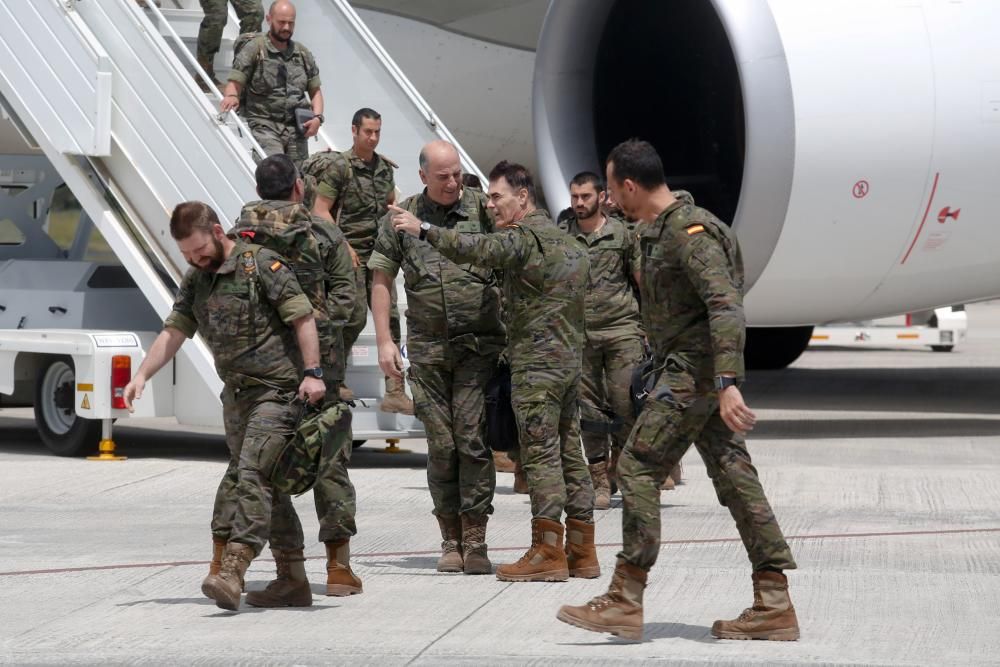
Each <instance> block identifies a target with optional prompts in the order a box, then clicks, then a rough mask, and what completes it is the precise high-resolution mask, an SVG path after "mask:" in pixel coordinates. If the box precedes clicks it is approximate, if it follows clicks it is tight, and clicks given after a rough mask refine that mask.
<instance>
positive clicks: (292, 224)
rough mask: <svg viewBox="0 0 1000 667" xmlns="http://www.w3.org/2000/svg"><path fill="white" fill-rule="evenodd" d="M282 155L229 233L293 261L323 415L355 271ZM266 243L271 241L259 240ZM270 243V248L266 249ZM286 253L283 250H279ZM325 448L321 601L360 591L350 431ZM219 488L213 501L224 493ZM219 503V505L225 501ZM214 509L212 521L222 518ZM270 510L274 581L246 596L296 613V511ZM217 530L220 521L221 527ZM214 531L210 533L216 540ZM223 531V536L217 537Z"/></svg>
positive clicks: (304, 591) (335, 380)
mask: <svg viewBox="0 0 1000 667" xmlns="http://www.w3.org/2000/svg"><path fill="white" fill-rule="evenodd" d="M297 176H298V174H297V171H296V169H295V165H293V164H292V162H291V159H290V158H289V157H288V156H286V155H272V156H270V157H268V158H265V159H264V160H262V161H261V163H260V164H259V165H257V172H256V178H257V193H258V194H259V195H260V196H261V197H263V200H261V201H256V202H250V203H248V204H246V205H245V206H244V207H243V210H242V212H241V214H240V217H239V219H238V220H237V223H236V228H235V230H234V234H235V235H237V236H246V237H248V238H253V239H256V240H258V242H259V243H261V244H267V245H269V247H271V248H272V249H276V250H278V249H280V250H283V252H282V254H283V255H284V256H285V257H286V258H288V260H289V261H290V262H292V266H293V267H294V269H295V272H296V275H297V276H298V277H299V282H300V284H301V286H302V288H303V290H305V291H306V292H307V294H309V296H310V301H311V302H312V304H313V307H314V311H315V316H316V320H317V328H318V330H319V337H320V338H319V343H320V357H321V360H322V363H321V365H322V368H323V380H324V382H325V384H326V392H327V393H326V404H325V405H324V406H323V407H324V409H326V408H329V407H332V406H333V404H334V403H336V402H339V401H340V398H339V396H338V394H337V389H338V387H339V386H340V383H341V382H342V381H343V378H344V371H345V364H344V346H343V336H342V333H343V329H344V326H345V324H346V323H347V319H348V317H349V316H350V313H351V310H352V309H353V308H354V303H355V300H356V299H355V293H354V289H355V285H354V269H353V266H352V264H351V258H350V253H349V252H348V245H347V242H346V241H345V240H344V236H343V234H341V233H340V230H339V229H337V228H336V227H335V226H334V225H331V224H329V223H328V222H327V221H326V220H323V219H322V218H318V217H316V216H314V215H312V214H311V213H310V212H309V209H308V208H306V207H305V206H304V205H302V203H301V202H302V198H303V190H304V185H303V182H302V179H300V178H298V177H297ZM264 239H269V240H264ZM270 244H275V245H270ZM284 245H289V246H291V247H290V248H289V249H288V250H287V251H284V248H283V247H281V246H284ZM328 441H329V442H327V443H325V445H324V447H325V449H327V450H328V451H333V452H336V453H335V454H334V455H332V456H324V457H323V459H322V468H321V469H320V470H319V472H318V475H317V481H316V485H315V486H314V487H313V498H314V501H315V505H316V514H317V516H318V517H319V524H320V531H319V539H320V541H321V542H323V543H324V544H325V545H326V551H327V586H326V589H327V595H337V596H340V595H352V594H355V593H360V592H361V591H362V584H361V580H360V579H359V578H358V577H357V576H356V575H355V574H354V573H353V572H352V570H351V568H350V539H351V537H353V536H354V535H356V534H357V526H356V524H355V519H354V517H355V511H356V503H355V492H354V486H353V485H352V484H351V480H350V477H349V475H348V472H347V465H348V463H349V462H350V456H351V430H350V427H349V426H348V427H347V428H345V429H343V430H340V431H334V432H331V433H329V434H328ZM224 491H225V490H224V489H221V488H220V492H219V498H222V499H224V498H225V496H226V494H225V492H224ZM223 502H224V500H223ZM219 504H220V503H218V502H217V507H216V511H217V515H218V514H222V515H224V514H225V512H224V510H221V509H220V507H219ZM290 510H291V507H290V506H288V505H282V506H276V507H275V512H274V513H273V515H272V518H271V551H272V553H273V554H274V561H275V564H276V566H277V571H278V578H277V579H275V580H274V581H272V582H271V583H270V584H268V586H267V588H266V589H265V590H263V591H255V592H253V593H250V594H249V595H247V604H250V605H253V606H255V607H279V606H301V603H303V602H305V601H306V600H309V601H310V602H311V600H312V596H311V595H310V594H308V591H309V588H308V582H307V581H306V579H305V572H304V571H302V570H301V568H300V567H299V566H297V565H296V563H300V562H302V561H303V560H304V558H303V552H302V550H303V546H304V545H303V543H302V532H301V529H298V530H296V529H295V526H294V525H293V524H294V523H295V522H297V519H296V518H295V514H294V510H291V511H290ZM220 523H222V521H220ZM218 532H220V531H216V533H217V534H218ZM223 532H224V531H223Z"/></svg>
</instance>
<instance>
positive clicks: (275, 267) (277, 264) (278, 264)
mask: <svg viewBox="0 0 1000 667" xmlns="http://www.w3.org/2000/svg"><path fill="white" fill-rule="evenodd" d="M282 266H284V264H282V263H281V262H279V261H278V260H274V262H272V263H271V273H274V272H275V271H277V270H278V269H280V268H281V267H282Z"/></svg>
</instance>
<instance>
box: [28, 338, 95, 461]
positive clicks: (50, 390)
mask: <svg viewBox="0 0 1000 667" xmlns="http://www.w3.org/2000/svg"><path fill="white" fill-rule="evenodd" d="M75 398H76V372H75V371H74V369H73V360H72V359H70V358H69V357H52V359H51V360H50V361H49V362H48V363H47V364H45V365H44V366H42V368H41V370H40V371H39V373H38V378H37V379H36V381H35V423H36V424H37V425H38V434H39V435H40V436H41V438H42V442H43V443H44V444H45V446H46V447H48V448H49V451H51V452H52V453H53V454H56V455H58V456H79V455H81V454H83V453H84V452H85V451H89V450H92V449H93V448H94V445H95V444H96V443H97V442H98V441H99V440H100V439H101V422H100V421H97V420H94V419H83V418H81V417H78V416H77V415H76V409H75V407H76V406H75V405H74V404H73V402H74V400H75Z"/></svg>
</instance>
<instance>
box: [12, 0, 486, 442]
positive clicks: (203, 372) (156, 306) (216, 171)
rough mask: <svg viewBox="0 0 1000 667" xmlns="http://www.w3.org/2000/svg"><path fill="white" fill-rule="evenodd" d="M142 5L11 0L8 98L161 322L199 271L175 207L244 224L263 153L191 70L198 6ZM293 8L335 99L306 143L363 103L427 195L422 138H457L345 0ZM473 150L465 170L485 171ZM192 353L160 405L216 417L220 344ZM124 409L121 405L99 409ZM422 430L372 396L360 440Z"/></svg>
mask: <svg viewBox="0 0 1000 667" xmlns="http://www.w3.org/2000/svg"><path fill="white" fill-rule="evenodd" d="M146 4H148V5H150V6H148V7H141V6H140V5H139V3H137V2H136V1H135V0H0V95H2V98H3V100H2V101H3V103H4V106H5V111H7V112H9V115H10V116H11V117H12V119H14V121H15V123H16V124H17V125H18V127H19V129H20V130H21V132H22V134H23V135H24V136H25V137H26V138H29V139H30V140H31V141H33V142H35V143H36V144H37V147H38V148H39V149H40V150H41V152H42V153H44V157H45V159H47V161H48V162H49V163H50V164H51V166H52V167H53V168H54V170H55V171H56V172H58V175H59V177H60V178H61V179H62V180H64V181H65V183H66V184H67V185H68V186H69V188H70V189H71V190H72V192H73V194H74V195H75V196H76V198H77V199H78V200H79V202H80V204H81V206H82V207H83V209H84V212H85V214H86V217H87V218H89V220H90V221H92V224H93V225H94V226H95V227H96V228H97V229H98V230H99V231H100V233H101V235H102V236H103V237H104V239H106V241H107V243H108V245H109V246H110V247H111V249H112V250H113V252H114V254H115V256H116V257H117V258H118V260H119V261H120V262H121V264H122V266H123V267H124V268H125V270H126V271H127V272H128V274H129V276H130V277H131V278H132V279H133V280H134V281H135V284H136V285H137V286H138V288H139V290H141V293H142V295H143V296H144V297H145V299H146V300H147V301H148V302H149V304H150V305H151V306H152V308H153V310H154V311H155V312H156V313H157V315H158V316H160V317H162V316H164V315H166V314H167V313H168V312H169V310H170V307H171V304H172V302H173V294H174V292H175V290H176V286H177V285H178V284H179V282H180V279H181V277H182V275H183V273H184V271H185V270H186V268H187V264H186V262H185V261H184V259H183V257H182V256H181V255H180V253H179V251H178V250H177V248H176V245H175V244H174V242H173V240H172V239H171V238H170V235H169V232H168V223H169V215H170V211H171V210H172V209H173V207H174V206H175V205H176V204H177V203H179V202H181V201H185V200H192V199H197V200H201V201H204V202H206V203H208V204H210V205H211V206H212V207H213V208H214V209H215V210H216V211H217V212H218V213H219V215H220V218H222V219H223V220H224V221H230V220H233V219H234V218H235V217H236V215H237V214H238V212H239V210H240V208H241V206H242V204H243V203H244V202H246V201H249V200H252V199H256V195H255V188H254V182H253V169H254V165H255V160H256V159H259V157H260V154H261V151H260V147H259V146H258V145H257V144H256V142H254V140H253V138H252V137H251V136H250V133H249V131H248V130H247V128H246V126H245V125H244V124H243V123H242V122H241V121H240V119H239V118H238V117H237V116H236V115H235V114H232V113H229V114H225V115H220V114H219V112H218V106H219V102H220V101H221V95H220V94H218V93H214V92H213V93H210V94H207V95H206V94H205V93H203V92H202V91H201V90H200V89H199V87H198V85H197V84H196V82H195V78H194V76H193V75H194V74H197V75H200V76H201V77H204V76H205V74H204V72H203V71H201V69H200V68H199V67H198V65H197V64H196V62H195V59H194V57H193V51H194V43H195V36H196V33H197V25H198V23H199V22H200V19H201V12H200V10H199V9H198V2H197V0H163V2H162V4H163V7H162V8H158V7H156V6H154V3H153V2H152V1H151V0H150V1H149V2H147V3H146ZM296 6H297V7H298V13H299V14H298V15H299V20H298V25H297V29H296V34H295V39H296V40H299V41H301V42H302V43H303V44H306V45H307V46H308V47H309V48H310V49H311V50H312V51H313V53H314V55H315V56H316V59H317V62H318V64H319V67H320V72H321V77H322V78H323V82H324V92H325V98H326V101H327V104H326V109H325V112H326V113H325V115H326V118H327V123H326V126H325V127H324V129H323V130H322V131H321V134H320V137H319V140H318V141H315V142H312V143H311V145H310V150H311V151H316V150H319V149H322V148H323V147H326V146H330V147H334V146H338V145H339V146H344V145H346V144H348V143H349V141H350V117H351V115H352V114H353V112H354V110H355V109H357V108H359V107H361V106H370V107H373V108H376V109H378V110H379V111H380V112H381V113H382V114H383V118H384V120H385V124H386V131H385V133H384V135H383V136H384V140H383V144H382V146H380V151H381V152H384V153H385V154H386V155H390V156H392V157H393V158H394V159H396V161H397V162H399V163H400V164H401V165H402V168H401V169H400V170H399V171H398V172H397V183H398V184H399V185H400V189H401V192H402V193H403V194H410V193H411V192H415V191H417V189H418V187H419V182H418V181H417V176H416V171H417V167H416V162H417V160H416V158H417V154H418V151H419V147H420V146H421V145H422V144H423V143H425V142H426V141H429V140H431V139H433V138H445V139H448V140H450V141H452V142H453V143H454V139H453V137H452V136H451V135H450V133H448V131H447V129H446V128H445V127H444V126H443V125H442V124H441V122H440V121H439V120H438V119H437V117H436V116H435V115H434V113H433V111H432V110H431V109H430V108H429V106H428V105H427V104H426V102H424V101H423V99H422V98H421V97H420V96H419V94H418V93H417V92H416V90H414V88H413V86H412V85H411V84H410V83H409V81H407V80H406V78H405V76H403V75H402V73H401V72H400V70H399V69H398V68H397V67H396V65H395V64H394V63H393V62H392V60H391V58H389V56H388V55H387V54H386V52H385V51H384V50H383V49H382V48H381V46H380V45H379V44H378V42H377V41H376V40H375V38H374V37H373V36H372V35H371V33H370V32H369V31H368V30H367V28H366V27H365V26H364V24H363V23H362V22H361V21H360V19H359V18H358V16H357V15H356V14H355V13H354V11H353V10H352V9H351V8H350V6H349V5H348V4H347V2H346V0H299V1H298V2H297V3H296ZM230 14H231V15H230V21H229V25H228V26H227V28H226V33H225V36H224V43H223V50H222V51H221V52H220V56H219V58H220V61H221V62H218V63H217V66H216V71H217V72H218V73H220V74H224V73H225V72H227V71H228V66H227V65H226V63H227V62H231V60H230V59H231V57H232V42H233V40H234V39H235V37H236V32H237V28H236V26H237V25H238V24H237V22H236V18H235V16H234V15H233V13H232V10H231V9H230ZM203 80H204V79H203ZM460 152H461V151H460ZM462 157H463V162H464V163H465V164H464V166H465V168H466V170H468V171H471V172H473V173H479V171H478V169H477V168H476V167H475V165H474V164H472V162H471V160H469V159H468V156H467V155H465V154H464V152H462ZM224 224H226V225H228V224H229V223H228V222H224ZM2 289H3V286H2V285H0V290H2ZM13 333H14V332H11V331H0V336H3V335H4V334H6V337H4V338H3V340H2V341H0V349H4V348H5V349H6V350H8V351H9V350H10V349H11V347H12V346H13V347H17V345H18V344H19V343H18V341H19V340H23V341H25V342H24V345H25V349H32V350H35V351H38V349H41V348H37V346H35V347H32V343H31V337H32V336H35V337H39V336H40V337H44V336H45V332H44V331H40V330H26V331H24V332H17V334H18V335H19V336H20V337H21V338H16V337H15V338H12V337H11V336H12V335H13ZM372 334H373V331H372V330H371V329H370V323H369V329H367V330H366V332H365V334H363V336H362V339H361V340H359V343H358V345H357V346H356V347H355V350H354V352H353V354H352V357H351V360H350V361H349V364H350V366H349V369H348V374H349V375H348V383H349V384H351V386H352V388H354V389H355V392H356V393H357V395H359V396H362V397H371V398H372V399H377V398H378V397H379V396H380V395H381V388H380V385H381V373H380V372H379V371H378V367H377V354H376V353H375V352H374V340H373V335H372ZM366 343H367V344H366ZM36 348H37V349H36ZM15 352H16V350H15ZM182 357H183V359H179V361H178V366H177V368H176V369H175V376H176V380H175V382H174V385H175V388H174V390H173V393H174V396H173V401H168V402H166V403H164V405H170V406H171V408H172V412H173V413H174V414H176V415H177V417H178V420H179V421H181V422H182V423H189V424H219V423H220V422H221V416H220V410H219V402H218V398H217V397H218V394H219V391H220V389H221V382H220V380H219V379H218V377H217V376H216V374H215V371H214V366H213V363H212V360H211V355H210V353H209V351H208V350H207V348H206V347H205V346H204V344H203V343H202V342H201V341H200V340H198V339H196V340H194V341H191V342H189V343H187V344H185V345H184V347H183V348H182ZM0 362H2V359H0ZM2 374H3V369H0V378H2ZM3 387H4V383H3V382H2V381H0V390H2V389H3ZM78 398H79V397H78ZM86 402H87V401H86V400H85V401H84V403H86ZM76 412H77V414H78V415H80V416H94V415H88V413H87V412H86V411H83V410H81V409H79V401H77V410H76ZM126 415H127V413H125V412H124V411H121V410H117V411H112V412H111V413H110V415H99V417H102V418H104V417H115V418H118V417H124V416H126ZM107 421H108V422H109V423H110V419H108V420H107ZM418 426H419V424H418V425H417V427H418ZM413 428H414V425H413V420H412V419H411V418H403V417H399V416H396V415H389V414H385V413H380V412H377V411H376V410H375V409H374V404H371V405H368V407H367V409H366V408H362V409H361V410H359V411H358V412H356V417H355V434H356V436H355V437H357V438H376V437H401V436H402V437H405V436H407V435H410V434H412V433H414V431H413Z"/></svg>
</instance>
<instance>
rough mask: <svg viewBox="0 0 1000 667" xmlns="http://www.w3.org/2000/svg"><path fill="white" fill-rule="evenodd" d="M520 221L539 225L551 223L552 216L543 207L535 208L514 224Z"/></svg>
mask: <svg viewBox="0 0 1000 667" xmlns="http://www.w3.org/2000/svg"><path fill="white" fill-rule="evenodd" d="M522 222H523V223H525V224H528V225H541V224H545V223H551V222H552V217H551V216H549V212H548V211H546V210H545V209H544V208H536V209H535V210H534V211H532V212H531V213H528V214H527V215H525V216H524V217H523V218H521V219H520V220H518V221H517V222H516V223H514V224H520V223H522Z"/></svg>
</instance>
